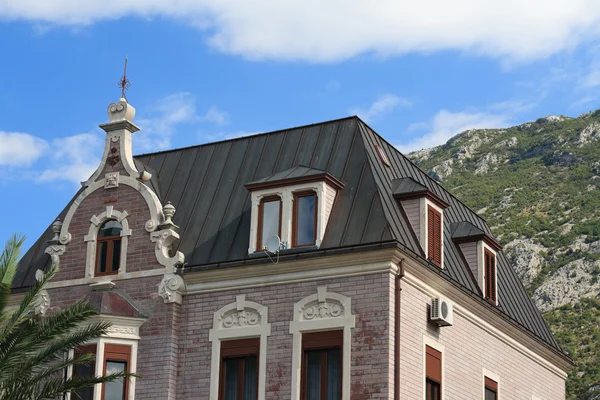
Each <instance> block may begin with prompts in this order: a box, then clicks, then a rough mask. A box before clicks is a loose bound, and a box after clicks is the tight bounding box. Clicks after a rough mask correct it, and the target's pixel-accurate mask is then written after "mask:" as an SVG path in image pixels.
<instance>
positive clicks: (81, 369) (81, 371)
mask: <svg viewBox="0 0 600 400" xmlns="http://www.w3.org/2000/svg"><path fill="white" fill-rule="evenodd" d="M88 353H90V354H94V355H96V345H95V344H92V345H89V346H81V347H78V348H77V349H75V352H74V355H75V357H77V356H80V355H82V354H88ZM95 375H96V367H95V362H94V361H91V362H90V363H89V364H88V365H75V366H74V367H73V376H80V377H92V376H95ZM73 393H74V394H71V398H72V399H81V400H92V399H93V398H94V387H93V386H89V387H86V388H82V389H79V390H76V391H74V392H73Z"/></svg>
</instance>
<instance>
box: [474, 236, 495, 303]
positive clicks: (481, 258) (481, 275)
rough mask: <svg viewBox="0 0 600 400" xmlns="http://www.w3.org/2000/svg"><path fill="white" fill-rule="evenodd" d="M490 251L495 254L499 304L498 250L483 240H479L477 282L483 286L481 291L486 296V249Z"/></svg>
mask: <svg viewBox="0 0 600 400" xmlns="http://www.w3.org/2000/svg"><path fill="white" fill-rule="evenodd" d="M486 250H487V251H489V252H490V253H492V254H493V255H494V262H495V264H494V265H495V268H494V273H495V274H496V276H495V277H494V278H495V279H494V282H495V284H496V303H495V304H496V305H498V302H499V300H500V294H499V293H498V253H497V252H496V250H494V249H493V248H492V247H491V246H489V245H488V244H487V243H485V242H484V241H483V240H480V241H478V242H477V272H478V274H477V277H478V281H479V282H477V283H478V284H479V287H480V288H481V291H482V292H483V297H485V281H486V279H487V276H486V275H485V251H486Z"/></svg>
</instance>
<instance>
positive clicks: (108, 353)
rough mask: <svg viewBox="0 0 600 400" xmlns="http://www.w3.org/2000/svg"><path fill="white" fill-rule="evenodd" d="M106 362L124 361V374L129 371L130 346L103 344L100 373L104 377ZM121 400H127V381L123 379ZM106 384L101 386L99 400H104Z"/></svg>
mask: <svg viewBox="0 0 600 400" xmlns="http://www.w3.org/2000/svg"><path fill="white" fill-rule="evenodd" d="M108 361H125V363H126V364H125V365H126V369H125V372H130V371H131V346H128V345H123V344H113V343H106V344H104V353H103V355H102V371H103V374H104V375H106V364H107V363H108ZM123 382H124V384H125V385H124V387H123V400H128V399H129V379H123ZM105 391H106V384H105V383H103V384H102V392H101V397H100V398H101V400H104V395H105Z"/></svg>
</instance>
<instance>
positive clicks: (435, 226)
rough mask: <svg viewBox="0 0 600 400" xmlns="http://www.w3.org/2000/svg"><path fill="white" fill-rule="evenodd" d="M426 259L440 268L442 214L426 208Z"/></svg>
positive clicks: (431, 208) (429, 207)
mask: <svg viewBox="0 0 600 400" xmlns="http://www.w3.org/2000/svg"><path fill="white" fill-rule="evenodd" d="M427 258H429V259H430V260H431V261H433V263H434V264H436V265H438V266H440V267H441V266H442V214H440V213H439V212H438V211H437V210H436V209H434V208H433V207H431V206H428V207H427Z"/></svg>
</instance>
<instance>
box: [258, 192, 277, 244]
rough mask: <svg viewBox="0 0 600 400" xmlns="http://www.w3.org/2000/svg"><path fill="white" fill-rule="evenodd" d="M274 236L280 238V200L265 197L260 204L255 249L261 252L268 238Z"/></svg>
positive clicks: (273, 197) (275, 197) (274, 197)
mask: <svg viewBox="0 0 600 400" xmlns="http://www.w3.org/2000/svg"><path fill="white" fill-rule="evenodd" d="M275 235H277V236H279V237H280V238H281V198H280V197H279V196H271V197H266V198H264V199H262V201H261V202H260V209H259V211H258V238H257V246H256V248H257V249H258V250H259V251H260V250H262V249H263V246H265V245H266V244H267V241H268V240H269V238H271V237H273V236H275ZM269 250H271V251H274V250H276V249H269Z"/></svg>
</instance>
